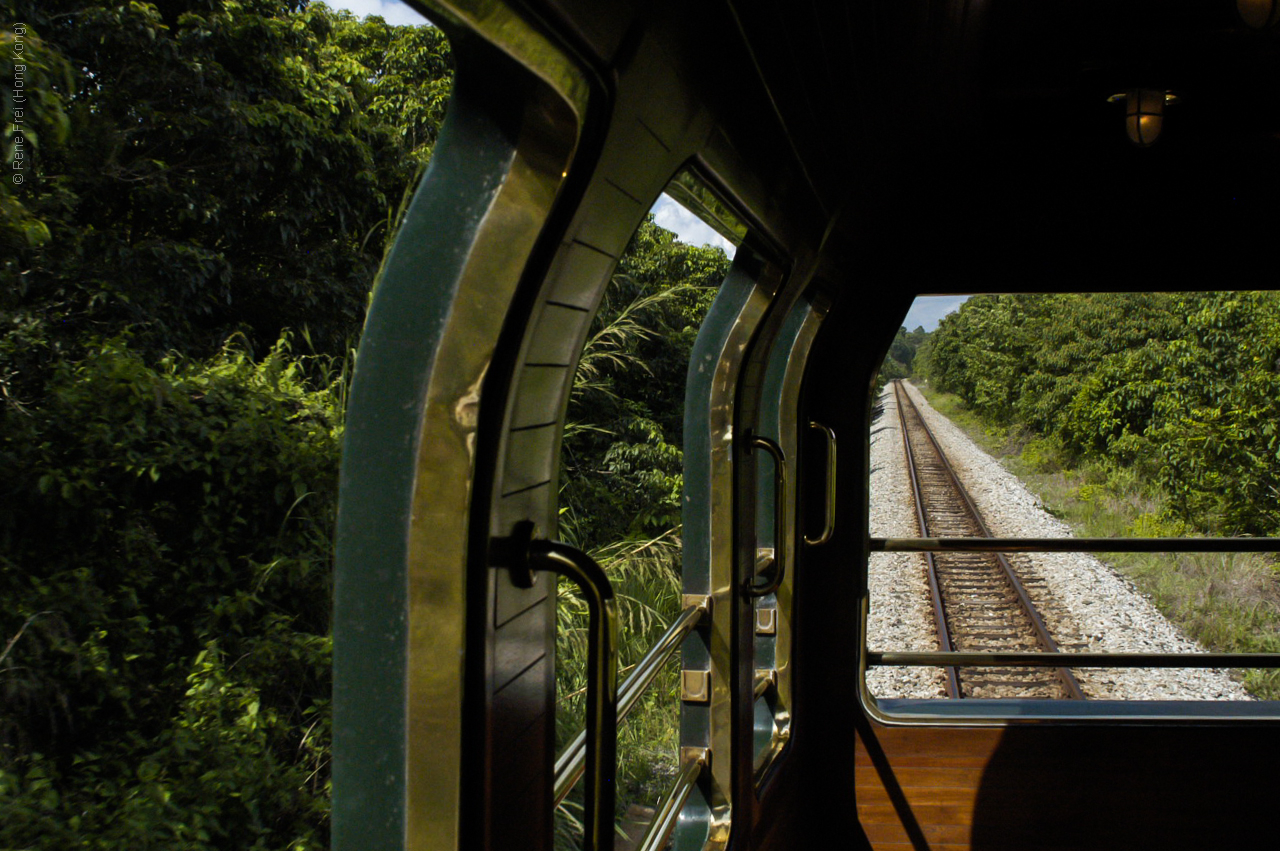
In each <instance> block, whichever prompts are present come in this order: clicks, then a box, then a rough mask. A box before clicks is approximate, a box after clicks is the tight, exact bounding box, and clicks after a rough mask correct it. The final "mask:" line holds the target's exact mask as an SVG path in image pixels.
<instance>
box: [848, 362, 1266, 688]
mask: <svg viewBox="0 0 1280 851" xmlns="http://www.w3.org/2000/svg"><path fill="white" fill-rule="evenodd" d="M906 389H907V391H908V392H909V393H910V394H911V397H912V399H914V400H915V402H916V404H917V405H918V406H919V407H920V410H921V412H922V414H923V416H924V418H925V420H926V421H927V422H928V424H929V427H930V428H931V429H932V430H933V432H934V435H935V436H936V438H937V440H938V442H939V444H940V445H941V446H942V448H943V451H944V452H946V453H947V455H948V456H949V457H950V459H951V461H952V464H953V465H954V466H955V469H956V472H957V475H958V476H959V477H960V479H961V481H962V482H963V483H964V485H965V487H966V488H968V490H969V494H970V496H972V498H973V500H974V502H975V503H976V504H977V506H978V508H979V510H981V511H982V512H983V514H984V516H985V518H986V521H987V524H988V526H989V527H990V528H991V533H992V534H993V535H997V536H1001V537H1071V536H1072V532H1071V529H1070V527H1069V526H1067V524H1065V523H1063V522H1062V521H1060V520H1058V519H1057V518H1055V517H1053V516H1052V515H1051V514H1049V513H1048V512H1047V511H1045V510H1044V508H1043V507H1042V506H1041V504H1040V502H1039V500H1038V499H1037V498H1036V497H1035V496H1034V495H1033V494H1032V493H1031V492H1030V491H1028V490H1027V489H1026V487H1025V486H1023V484H1022V483H1021V482H1020V481H1019V480H1018V479H1017V478H1016V477H1015V476H1013V475H1012V474H1010V473H1009V472H1008V471H1007V470H1005V469H1004V468H1003V467H1002V466H1000V464H999V463H998V462H997V461H996V460H995V459H993V458H992V457H991V456H989V455H987V454H986V453H985V452H983V451H982V450H980V449H979V448H978V447H977V446H976V445H974V443H973V441H971V440H970V439H969V438H968V436H967V435H965V434H964V432H963V431H961V430H960V429H959V428H957V427H956V426H954V425H952V424H951V422H950V421H949V420H947V419H946V418H945V417H943V416H942V415H941V414H939V413H937V412H936V411H934V410H933V409H932V408H931V407H929V405H928V403H927V402H925V401H924V398H923V397H922V396H921V395H920V393H919V392H918V391H917V390H916V389H915V388H914V387H912V386H911V385H910V384H907V385H906ZM880 401H881V403H882V404H883V405H884V413H883V415H882V416H880V417H879V418H878V419H877V420H876V421H875V423H873V424H872V427H871V438H870V440H871V483H870V486H871V500H870V502H871V509H870V511H871V513H870V529H871V535H872V536H873V537H914V536H916V535H917V534H918V533H919V531H918V529H917V526H916V520H915V508H914V504H913V502H912V499H911V493H910V484H909V482H908V479H907V472H906V462H905V459H904V455H903V449H902V433H901V430H900V428H899V425H898V412H897V407H896V405H895V403H894V399H893V391H892V388H889V389H886V391H885V393H884V395H883V396H882V397H881V400H880ZM1012 560H1013V562H1014V566H1015V568H1016V569H1017V570H1018V572H1019V575H1020V578H1021V579H1022V580H1023V582H1024V583H1025V584H1027V586H1028V590H1029V593H1030V594H1031V596H1032V598H1033V600H1034V602H1035V603H1036V605H1037V607H1038V608H1040V610H1041V613H1042V614H1043V616H1044V618H1045V621H1046V622H1047V623H1048V624H1049V627H1050V629H1051V631H1052V632H1053V633H1054V638H1055V640H1056V641H1057V642H1058V644H1059V645H1060V646H1061V648H1062V649H1063V650H1067V651H1081V652H1139V653H1203V652H1205V651H1204V648H1202V647H1201V646H1200V645H1198V644H1197V643H1196V642H1194V641H1191V640H1190V639H1188V638H1186V637H1185V636H1184V635H1182V633H1181V632H1180V631H1179V630H1178V628H1177V627H1175V626H1174V625H1173V624H1172V623H1170V622H1169V621H1168V620H1166V619H1165V618H1164V616H1163V615H1161V614H1160V613H1159V612H1158V611H1157V610H1156V608H1155V606H1153V605H1152V604H1151V602H1150V601H1149V600H1148V599H1147V598H1145V597H1144V596H1143V595H1142V594H1141V593H1139V592H1138V591H1137V589H1136V588H1134V586H1133V585H1132V584H1131V583H1130V582H1129V581H1128V580H1126V579H1125V578H1123V577H1122V576H1121V575H1120V574H1118V573H1117V572H1116V571H1115V570H1114V569H1113V568H1111V567H1109V566H1108V565H1106V564H1104V563H1103V562H1102V561H1100V560H1099V559H1097V558H1096V557H1094V556H1092V555H1089V554H1087V553H1036V554H1031V555H1026V554H1020V555H1016V556H1013V558H1012ZM870 573H871V577H870V589H871V617H870V621H869V623H868V627H867V643H868V646H869V647H870V648H871V649H872V650H881V651H887V652H888V651H912V650H914V651H928V650H936V649H937V642H936V638H935V631H934V627H933V615H932V610H931V608H930V604H929V601H928V587H927V584H926V579H925V571H924V556H923V555H920V554H917V553H875V554H873V555H872V556H871V562H870ZM1076 675H1077V678H1078V679H1079V680H1080V682H1081V686H1082V688H1083V689H1084V690H1085V694H1086V696H1088V697H1090V698H1094V699H1117V700H1250V699H1252V698H1251V697H1250V696H1249V694H1248V693H1247V692H1246V691H1245V690H1244V688H1243V687H1242V686H1241V685H1240V684H1239V683H1237V682H1235V681H1234V680H1232V679H1231V677H1230V676H1229V675H1228V674H1227V673H1226V672H1225V671H1217V670H1203V669H1194V668H1169V669H1136V668H1131V669H1110V668H1095V669H1077V670H1076ZM867 682H868V685H869V687H870V690H871V693H872V694H874V695H875V696H877V697H913V698H920V697H944V696H945V694H944V692H943V688H942V676H941V671H940V670H939V669H919V668H875V669H871V670H870V671H868V674H867Z"/></svg>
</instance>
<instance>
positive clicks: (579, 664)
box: [556, 218, 729, 848]
mask: <svg viewBox="0 0 1280 851" xmlns="http://www.w3.org/2000/svg"><path fill="white" fill-rule="evenodd" d="M728 266H729V261H728V258H727V257H726V256H725V254H724V252H723V251H721V250H720V249H718V248H701V247H696V246H689V245H685V244H683V243H681V242H678V241H676V240H675V238H674V236H673V235H672V234H671V233H669V232H668V231H665V230H663V229H662V228H659V227H658V226H657V225H655V224H654V223H653V221H652V218H650V219H649V220H647V221H645V222H644V223H642V224H641V225H640V228H639V229H638V230H637V231H636V233H635V235H634V236H633V237H632V239H631V242H630V244H629V245H628V247H627V250H626V252H625V253H624V254H623V256H622V258H621V259H620V260H619V264H618V269H617V272H616V274H615V275H614V278H613V280H612V281H611V283H610V285H609V287H608V288H607V290H606V292H605V298H604V301H603V303H602V305H601V309H600V312H599V314H598V315H597V316H596V319H595V321H594V324H593V326H592V329H591V335H590V337H589V339H588V343H587V347H586V350H585V351H584V353H583V356H582V359H581V360H580V362H579V366H578V372H577V375H576V380H575V386H574V392H573V394H572V396H571V398H570V402H569V420H570V424H569V426H568V427H567V429H566V433H565V440H564V450H563V453H564V454H563V460H564V471H563V475H562V480H563V482H564V485H563V488H562V494H561V496H562V500H561V502H562V505H563V506H564V508H563V509H562V512H563V513H562V521H563V522H562V528H561V536H562V537H565V538H566V539H569V540H572V541H574V542H575V543H577V544H578V545H579V546H582V547H583V548H585V549H587V550H588V551H589V552H590V553H591V554H592V556H593V557H595V558H596V560H597V561H598V562H599V563H600V564H601V566H603V567H604V569H605V570H606V572H607V573H608V574H609V577H610V581H611V582H612V583H613V586H614V591H615V593H616V595H617V599H618V613H619V620H620V624H621V629H620V637H619V638H620V640H619V654H618V655H619V666H620V668H619V670H620V675H621V676H622V677H625V676H626V675H627V673H629V670H630V667H631V666H633V665H634V664H635V663H636V662H638V661H639V660H640V658H641V656H643V654H644V653H645V652H647V651H648V650H649V648H650V647H652V646H653V644H654V643H655V642H656V641H657V639H658V638H659V637H660V636H661V635H662V633H663V632H664V631H665V630H666V628H667V626H668V625H669V624H670V623H671V622H672V621H673V620H674V619H675V617H676V615H677V614H678V613H679V610H680V588H681V585H680V567H681V549H680V547H681V541H680V537H679V524H680V509H681V495H682V493H683V489H684V479H683V454H682V452H681V449H680V447H681V445H682V443H683V426H684V386H685V376H686V373H687V372H688V368H689V356H690V353H691V351H692V349H693V343H694V339H695V337H696V336H697V331H698V327H699V326H700V325H701V323H702V319H703V317H704V316H705V315H706V312H707V309H708V308H709V307H710V306H711V302H712V300H713V299H714V297H715V293H716V290H717V287H718V286H719V283H720V281H721V280H723V278H724V276H725V274H726V273H727V272H728ZM557 616H558V627H559V629H558V646H557V656H556V681H557V682H556V686H557V692H558V694H559V696H560V705H559V707H558V711H557V716H556V721H557V735H558V738H559V741H560V743H561V744H562V745H563V744H565V743H567V742H568V741H569V740H570V739H571V738H572V737H573V735H575V734H576V733H577V731H578V730H579V729H581V727H582V712H583V702H584V701H583V693H584V687H585V684H586V675H585V666H584V662H585V657H586V625H587V611H586V606H585V604H584V603H583V601H582V600H581V598H580V597H579V596H578V593H577V589H576V588H575V587H574V586H573V585H572V584H571V583H568V582H561V583H560V586H559V608H558V612H557ZM677 679H678V676H677V671H676V670H675V668H674V666H668V669H667V670H666V671H664V672H663V674H662V675H661V676H660V677H659V678H658V680H657V681H656V682H655V683H654V685H653V686H651V687H650V689H649V691H648V692H646V694H645V696H644V697H643V698H642V699H641V701H640V703H639V705H638V706H637V708H636V709H635V710H634V711H633V712H632V714H631V716H630V717H629V718H628V720H627V721H626V722H625V724H624V725H623V726H622V729H621V731H620V735H619V748H618V810H619V816H621V814H622V813H623V812H624V811H625V809H626V807H627V805H628V804H632V803H637V804H640V805H642V806H652V805H653V804H655V803H656V802H657V799H658V798H659V796H660V795H661V794H662V793H663V792H664V791H665V789H666V787H667V785H668V784H669V782H670V777H671V775H672V773H673V772H674V771H675V766H676V760H675V754H676V730H677V728H678V725H679V700H678V692H677ZM577 806H578V804H577V798H576V797H571V798H570V799H569V800H568V801H566V803H565V806H563V807H562V808H561V810H560V812H559V813H558V818H557V832H558V842H559V847H565V848H572V847H576V846H575V838H576V834H578V833H580V826H577V827H578V830H575V819H574V813H575V807H577Z"/></svg>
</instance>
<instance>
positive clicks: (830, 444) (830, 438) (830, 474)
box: [804, 420, 836, 547]
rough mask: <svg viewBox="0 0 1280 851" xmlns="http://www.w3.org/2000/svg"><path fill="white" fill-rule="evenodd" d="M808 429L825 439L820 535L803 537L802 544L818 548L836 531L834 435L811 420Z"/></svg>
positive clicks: (829, 428) (828, 427)
mask: <svg viewBox="0 0 1280 851" xmlns="http://www.w3.org/2000/svg"><path fill="white" fill-rule="evenodd" d="M809 428H813V429H817V430H818V431H820V432H822V434H823V435H824V436H825V437H826V438H827V504H826V513H825V515H824V517H823V522H822V534H820V535H818V537H816V538H810V537H809V536H808V535H805V536H804V542H805V543H806V544H808V545H809V546H811V547H818V546H821V545H823V544H825V543H826V542H827V541H830V540H831V536H832V535H833V534H835V531H836V433H835V431H834V430H833V429H832V428H831V426H828V425H823V424H822V423H820V422H817V421H814V420H811V421H810V422H809Z"/></svg>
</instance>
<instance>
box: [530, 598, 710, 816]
mask: <svg viewBox="0 0 1280 851" xmlns="http://www.w3.org/2000/svg"><path fill="white" fill-rule="evenodd" d="M706 611H707V609H706V606H705V605H697V606H690V607H689V608H687V609H685V610H684V611H683V612H681V613H680V616H679V617H677V618H676V619H675V620H674V621H673V622H672V623H671V626H669V627H667V631H666V632H665V633H663V635H662V637H661V638H659V639H658V640H657V642H655V643H654V645H653V647H652V648H650V649H649V652H648V653H646V654H645V655H644V658H643V659H641V660H640V662H639V663H638V664H637V665H636V667H635V670H633V671H632V672H631V675H630V676H629V677H627V679H626V682H624V683H623V684H622V688H621V689H619V698H618V722H619V723H621V722H622V720H623V719H624V718H626V717H627V714H628V713H629V712H630V711H631V709H632V707H634V706H635V704H636V702H637V701H638V700H639V699H640V696H641V695H642V694H644V692H645V690H646V689H648V688H649V686H650V685H651V684H652V683H653V680H654V678H655V677H657V675H658V672H659V671H661V670H662V668H663V666H664V665H666V663H667V662H668V661H670V659H671V657H672V656H673V655H675V652H676V650H678V649H679V648H680V645H681V644H683V643H684V640H685V638H687V637H688V635H689V633H691V632H693V630H694V628H695V627H697V625H698V622H699V621H700V620H701V618H702V616H703V615H704V614H706ZM586 747H587V731H586V730H583V731H581V732H580V733H578V735H577V736H575V737H574V739H573V741H572V742H570V743H569V745H568V746H567V747H566V748H565V749H564V750H563V751H562V752H561V753H560V755H559V756H558V757H556V775H555V787H554V792H553V798H554V802H555V805H557V806H558V805H559V804H560V802H561V801H563V800H564V799H565V798H567V797H568V796H569V793H570V792H571V791H573V787H574V786H575V785H577V783H578V778H580V777H582V772H583V768H584V766H585V764H586V756H587V750H586Z"/></svg>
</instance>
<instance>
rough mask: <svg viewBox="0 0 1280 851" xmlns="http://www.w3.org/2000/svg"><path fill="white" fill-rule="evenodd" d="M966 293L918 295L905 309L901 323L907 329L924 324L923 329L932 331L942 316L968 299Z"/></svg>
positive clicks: (911, 329) (951, 311)
mask: <svg viewBox="0 0 1280 851" xmlns="http://www.w3.org/2000/svg"><path fill="white" fill-rule="evenodd" d="M968 298H969V297H968V296H967V295H934V296H920V297H919V298H917V299H916V300H915V301H914V302H913V303H912V305H911V309H910V310H908V311H907V317H906V318H905V319H903V320H902V325H903V327H904V328H906V329H907V330H908V331H914V330H916V329H917V328H919V327H921V326H924V330H926V331H932V330H934V329H935V328H937V327H938V323H939V322H940V321H941V320H942V317H944V316H946V315H947V314H948V313H954V312H955V311H957V310H959V309H960V305H962V304H964V303H965V301H967V300H968Z"/></svg>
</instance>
